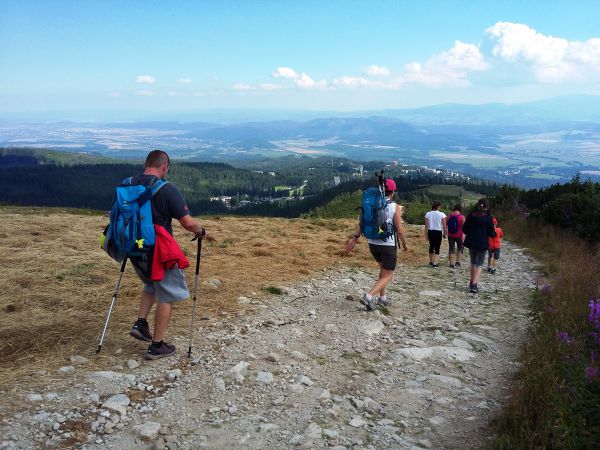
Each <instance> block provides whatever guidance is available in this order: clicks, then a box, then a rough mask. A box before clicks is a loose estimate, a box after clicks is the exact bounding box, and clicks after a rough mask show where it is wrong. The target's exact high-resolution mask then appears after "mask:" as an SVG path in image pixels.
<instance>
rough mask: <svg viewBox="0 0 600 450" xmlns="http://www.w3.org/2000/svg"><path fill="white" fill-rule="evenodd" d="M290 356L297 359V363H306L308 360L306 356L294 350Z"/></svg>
mask: <svg viewBox="0 0 600 450" xmlns="http://www.w3.org/2000/svg"><path fill="white" fill-rule="evenodd" d="M291 355H292V358H294V359H297V360H298V361H306V360H307V359H308V356H306V355H305V354H304V353H302V352H299V351H298V350H294V351H293V352H292V353H291Z"/></svg>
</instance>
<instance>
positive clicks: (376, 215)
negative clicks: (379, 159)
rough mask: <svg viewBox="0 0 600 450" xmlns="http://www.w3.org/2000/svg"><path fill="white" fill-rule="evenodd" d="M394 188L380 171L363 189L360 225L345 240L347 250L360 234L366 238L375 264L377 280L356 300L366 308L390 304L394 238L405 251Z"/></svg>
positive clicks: (353, 245)
mask: <svg viewBox="0 0 600 450" xmlns="http://www.w3.org/2000/svg"><path fill="white" fill-rule="evenodd" d="M395 191H396V183H395V181H394V180H392V179H390V178H388V179H386V180H385V181H384V180H383V171H382V172H381V175H379V187H378V188H369V189H365V191H364V192H363V203H362V207H361V216H360V226H359V228H358V229H357V230H356V231H355V232H354V234H353V235H352V238H350V239H349V240H348V242H347V243H346V251H348V252H351V251H352V250H353V249H354V247H355V245H356V243H357V242H358V239H359V238H360V235H361V234H363V235H364V236H365V237H366V238H367V240H368V243H369V250H370V252H371V255H373V258H374V259H375V261H377V263H378V264H379V276H378V278H377V281H376V282H375V284H374V285H373V287H372V288H371V289H370V290H369V292H367V293H365V294H364V295H363V297H362V298H361V299H360V303H361V304H363V305H364V306H365V307H366V309H367V310H368V311H373V310H374V309H376V308H377V307H378V306H382V305H383V306H390V305H391V304H392V300H391V299H388V298H387V295H386V288H387V285H388V284H389V283H390V282H391V281H392V278H393V276H394V271H395V270H396V260H397V251H396V244H397V242H398V239H399V240H400V242H402V247H403V249H404V251H407V250H408V247H407V245H406V237H405V235H404V228H403V227H402V206H401V205H398V204H396V203H395V202H394V201H393V199H392V197H393V195H394V192H395Z"/></svg>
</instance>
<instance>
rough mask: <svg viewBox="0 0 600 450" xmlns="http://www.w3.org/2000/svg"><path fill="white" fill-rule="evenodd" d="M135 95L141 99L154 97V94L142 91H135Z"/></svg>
mask: <svg viewBox="0 0 600 450" xmlns="http://www.w3.org/2000/svg"><path fill="white" fill-rule="evenodd" d="M135 94H136V95H140V96H142V97H152V96H153V95H154V92H152V91H147V90H145V89H142V90H140V91H135Z"/></svg>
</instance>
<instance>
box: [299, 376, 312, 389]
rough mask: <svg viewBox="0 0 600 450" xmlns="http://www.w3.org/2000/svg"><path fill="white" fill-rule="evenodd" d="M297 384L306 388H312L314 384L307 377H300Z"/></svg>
mask: <svg viewBox="0 0 600 450" xmlns="http://www.w3.org/2000/svg"><path fill="white" fill-rule="evenodd" d="M296 383H300V384H303V385H305V386H312V385H313V384H314V383H313V381H312V380H311V379H310V378H308V377H307V376H306V375H298V378H296Z"/></svg>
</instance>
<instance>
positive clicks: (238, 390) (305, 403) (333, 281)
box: [0, 243, 535, 450]
mask: <svg viewBox="0 0 600 450" xmlns="http://www.w3.org/2000/svg"><path fill="white" fill-rule="evenodd" d="M534 271H535V263H534V261H533V260H532V259H531V258H529V257H528V256H526V255H524V254H523V251H522V250H521V249H519V248H516V247H515V246H513V245H511V244H510V243H505V244H504V247H503V254H502V260H501V265H500V266H499V270H498V273H497V275H496V277H497V279H496V288H497V289H495V283H494V279H493V276H492V275H489V274H487V273H484V274H482V282H481V287H482V292H481V293H480V294H478V295H473V294H469V293H468V292H467V291H466V285H467V284H468V268H467V267H464V268H463V269H462V270H459V271H458V272H453V271H450V269H448V268H446V267H441V268H439V269H433V268H431V267H430V266H428V265H427V266H426V265H423V266H420V267H414V268H413V267H411V268H408V267H405V266H403V265H400V267H399V270H398V271H397V275H396V278H395V280H394V282H393V283H392V285H391V288H390V292H389V295H390V297H392V298H393V299H394V304H393V305H392V306H391V307H389V308H384V309H382V310H379V311H375V312H368V311H366V310H365V309H364V307H363V306H362V305H360V304H359V303H358V298H359V296H360V294H361V293H362V292H364V291H365V290H366V289H367V288H368V287H370V285H371V283H372V281H373V278H374V276H375V272H374V271H365V270H362V269H352V268H340V269H336V270H333V271H329V272H325V273H324V274H323V275H322V276H321V277H319V278H313V279H310V280H307V281H305V282H304V283H301V284H298V285H295V286H292V287H288V288H287V289H286V290H285V293H284V294H283V295H280V296H273V297H272V298H269V299H267V301H265V300H264V299H263V300H259V299H254V298H253V297H250V298H241V299H240V302H241V303H245V304H247V306H248V310H247V311H248V312H247V314H244V315H241V316H239V317H238V318H236V319H233V320H232V319H227V320H225V319H223V320H218V319H216V320H215V319H213V320H210V321H208V322H203V326H204V327H203V330H202V333H199V334H198V335H197V336H196V337H195V347H194V355H193V356H194V357H193V359H192V362H190V361H189V360H188V359H187V357H186V356H185V355H184V354H183V353H184V352H185V350H187V340H186V338H183V337H182V338H181V339H180V340H179V341H175V343H176V345H177V346H178V348H179V349H180V351H181V354H180V355H179V356H177V357H175V358H168V359H166V360H162V361H156V362H146V361H143V360H142V359H141V356H140V357H139V358H138V359H129V360H126V358H125V357H124V358H123V363H122V366H121V367H117V368H115V370H114V371H110V372H93V371H90V370H83V369H80V368H78V365H77V364H78V359H77V358H74V360H73V361H74V362H73V365H72V367H73V368H74V369H72V368H69V367H71V366H67V368H63V369H62V370H63V372H66V373H61V374H58V375H57V376H56V380H55V381H56V384H55V385H54V386H53V387H48V388H47V389H38V390H36V391H33V390H31V389H29V390H21V391H14V392H12V393H6V394H7V397H6V398H12V399H13V400H12V402H10V401H7V402H3V404H2V408H1V409H0V418H2V422H1V429H0V448H2V449H4V448H10V449H12V448H41V447H65V446H69V445H76V446H81V447H83V448H86V449H96V448H98V449H100V448H102V449H104V448H115V449H137V448H140V449H142V448H155V449H163V448H169V449H171V450H173V449H194V448H211V449H227V448H231V449H234V448H235V449H240V448H248V449H285V448H325V447H328V448H335V449H343V448H346V449H350V448H367V449H371V448H372V449H386V448H390V449H419V448H436V449H437V448H440V449H441V448H444V449H480V448H485V447H486V446H487V445H488V443H489V441H490V439H491V437H492V435H491V431H490V429H489V426H488V424H489V419H490V418H491V417H492V416H493V415H494V414H495V412H496V411H498V409H499V408H500V406H501V404H502V401H503V399H504V398H505V395H506V393H507V387H508V382H509V379H510V377H511V375H512V374H513V373H514V371H515V370H516V368H517V363H515V362H514V361H515V359H516V357H517V352H518V349H519V344H520V343H521V342H522V340H523V339H524V334H525V330H526V329H527V326H528V319H527V313H528V303H529V298H530V291H531V290H532V289H533V288H534V286H535V282H534V280H535V274H534ZM455 282H456V285H455ZM496 290H497V292H495V291H496ZM136 345H137V344H136ZM140 355H141V353H140ZM73 371H74V373H70V372H73ZM61 386H62V387H61ZM18 401H20V402H21V403H25V404H26V405H28V407H27V408H26V409H23V408H21V409H20V411H19V412H17V413H15V414H13V412H14V411H16V410H18V408H17V407H16V406H17V402H18Z"/></svg>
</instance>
